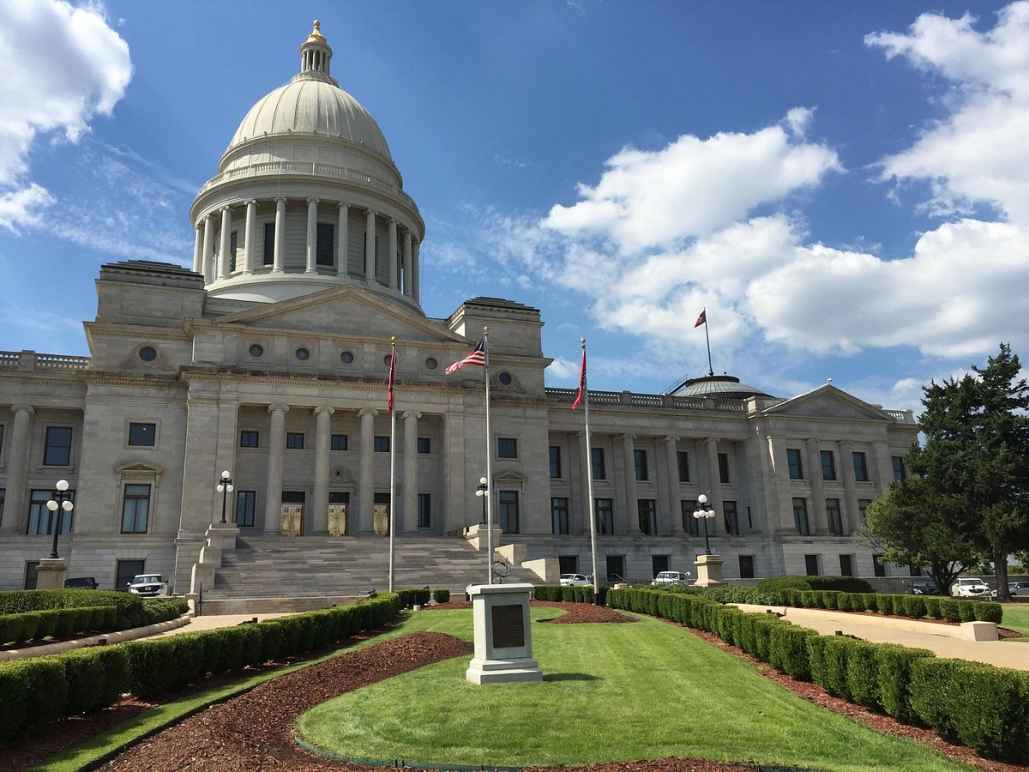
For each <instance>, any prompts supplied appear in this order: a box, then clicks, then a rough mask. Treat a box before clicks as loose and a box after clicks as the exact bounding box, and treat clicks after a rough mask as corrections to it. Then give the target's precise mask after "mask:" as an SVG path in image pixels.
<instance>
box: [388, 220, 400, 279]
mask: <svg viewBox="0 0 1029 772" xmlns="http://www.w3.org/2000/svg"><path fill="white" fill-rule="evenodd" d="M389 286H390V287H392V288H393V289H400V276H399V274H398V273H397V221H396V220H394V219H393V218H392V217H390V218H389Z"/></svg>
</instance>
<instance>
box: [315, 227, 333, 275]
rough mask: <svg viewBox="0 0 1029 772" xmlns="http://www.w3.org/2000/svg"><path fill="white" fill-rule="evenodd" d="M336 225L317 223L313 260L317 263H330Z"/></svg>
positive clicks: (331, 261) (331, 262)
mask: <svg viewBox="0 0 1029 772" xmlns="http://www.w3.org/2000/svg"><path fill="white" fill-rule="evenodd" d="M335 235H336V226H334V225H333V224H332V223H326V222H320V223H318V241H317V244H318V246H317V252H316V255H315V262H316V263H317V264H318V265H332V264H333V263H334V262H335V261H334V260H333V259H332V258H333V246H334V243H335Z"/></svg>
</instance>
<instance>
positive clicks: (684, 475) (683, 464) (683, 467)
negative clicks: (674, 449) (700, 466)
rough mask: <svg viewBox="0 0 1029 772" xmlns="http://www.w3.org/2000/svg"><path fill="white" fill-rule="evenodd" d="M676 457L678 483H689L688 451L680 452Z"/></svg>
mask: <svg viewBox="0 0 1029 772" xmlns="http://www.w3.org/2000/svg"><path fill="white" fill-rule="evenodd" d="M676 457H677V458H678V459H679V482H689V481H690V454H689V452H688V451H685V450H680V451H679V452H678V453H677V454H676Z"/></svg>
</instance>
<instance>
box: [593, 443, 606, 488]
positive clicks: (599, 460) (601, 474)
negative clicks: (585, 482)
mask: <svg viewBox="0 0 1029 772" xmlns="http://www.w3.org/2000/svg"><path fill="white" fill-rule="evenodd" d="M590 457H591V463H592V465H593V479H594V480H606V479H607V466H605V465H604V449H603V448H590Z"/></svg>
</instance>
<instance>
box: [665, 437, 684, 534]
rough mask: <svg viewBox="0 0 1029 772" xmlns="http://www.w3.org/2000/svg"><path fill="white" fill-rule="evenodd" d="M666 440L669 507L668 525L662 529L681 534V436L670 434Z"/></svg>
mask: <svg viewBox="0 0 1029 772" xmlns="http://www.w3.org/2000/svg"><path fill="white" fill-rule="evenodd" d="M664 442H665V465H666V466H667V467H668V473H667V475H666V479H667V485H666V486H665V488H666V490H665V494H666V496H667V499H666V504H665V506H666V508H667V509H668V520H669V522H668V526H667V527H666V528H664V529H662V530H664V531H666V532H668V533H672V534H676V535H681V534H682V533H683V530H682V508H681V507H680V506H679V500H680V496H679V483H680V482H681V481H680V480H679V438H678V437H676V436H675V435H668V436H667V437H665V438H664Z"/></svg>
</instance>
